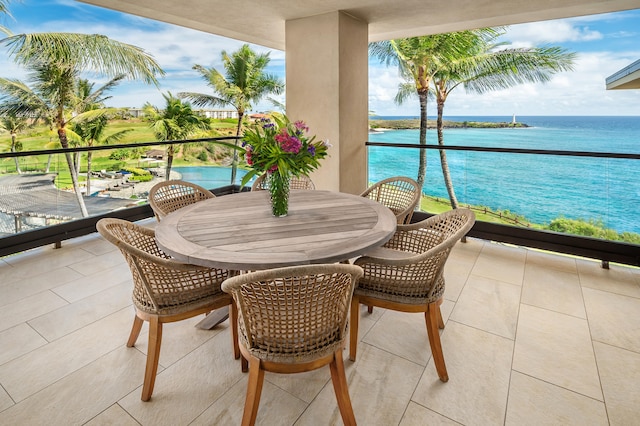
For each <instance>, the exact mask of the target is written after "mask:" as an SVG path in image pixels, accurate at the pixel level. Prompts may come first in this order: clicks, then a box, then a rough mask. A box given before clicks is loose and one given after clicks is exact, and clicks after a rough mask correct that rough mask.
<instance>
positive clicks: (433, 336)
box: [424, 302, 449, 382]
mask: <svg viewBox="0 0 640 426" xmlns="http://www.w3.org/2000/svg"><path fill="white" fill-rule="evenodd" d="M437 303H438V302H434V303H429V305H428V306H427V312H425V313H424V317H425V320H426V322H427V334H428V335H429V345H430V346H431V356H432V357H433V363H434V364H435V366H436V371H437V372H438V377H440V380H441V381H443V382H446V381H448V380H449V375H448V374H447V366H446V365H445V363H444V355H443V354H442V344H441V343H440V334H439V333H438V311H439V306H438V304H437Z"/></svg>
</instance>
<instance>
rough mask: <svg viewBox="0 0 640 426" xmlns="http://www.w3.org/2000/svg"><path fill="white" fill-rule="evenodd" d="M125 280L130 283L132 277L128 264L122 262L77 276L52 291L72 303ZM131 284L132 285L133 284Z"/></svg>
mask: <svg viewBox="0 0 640 426" xmlns="http://www.w3.org/2000/svg"><path fill="white" fill-rule="evenodd" d="M125 281H126V282H129V283H131V282H132V278H131V270H130V269H129V266H128V265H127V264H125V263H124V262H123V263H121V264H118V265H116V266H112V267H111V268H108V269H105V270H102V271H98V272H96V273H94V274H92V275H88V276H85V277H82V278H78V279H77V280H74V281H71V282H70V283H68V284H65V285H63V286H60V287H56V288H55V289H54V290H53V291H55V293H56V294H58V295H59V296H60V297H62V298H64V299H65V300H68V301H69V302H71V303H73V302H76V301H78V300H80V299H83V298H85V297H88V296H91V295H94V294H97V293H100V292H101V291H103V290H106V289H108V288H109V287H113V286H115V285H117V284H120V283H122V282H125ZM131 285H132V286H133V284H131Z"/></svg>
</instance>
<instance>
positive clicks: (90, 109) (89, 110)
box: [70, 74, 132, 195]
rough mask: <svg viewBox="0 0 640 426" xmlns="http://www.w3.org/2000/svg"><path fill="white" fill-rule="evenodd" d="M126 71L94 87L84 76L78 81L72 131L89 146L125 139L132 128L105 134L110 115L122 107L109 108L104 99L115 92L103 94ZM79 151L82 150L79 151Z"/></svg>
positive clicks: (89, 155)
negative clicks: (105, 105)
mask: <svg viewBox="0 0 640 426" xmlns="http://www.w3.org/2000/svg"><path fill="white" fill-rule="evenodd" d="M124 77H125V76H124V75H122V74H121V75H118V76H116V77H114V78H112V79H111V80H109V81H108V82H107V83H106V84H104V85H103V86H101V87H99V88H98V89H96V90H94V89H93V87H94V86H95V84H94V83H91V82H89V80H86V79H80V80H78V81H77V82H76V90H75V97H74V100H73V101H72V104H73V105H74V113H75V117H74V120H75V121H73V123H72V126H71V129H70V130H71V131H72V132H73V133H74V134H75V136H76V138H77V140H78V141H79V142H80V143H84V144H86V146H94V145H102V144H109V143H112V142H117V141H120V140H122V138H123V137H124V136H125V135H126V134H127V133H129V132H131V131H132V129H125V130H121V131H119V132H116V133H113V134H111V135H109V136H106V135H105V130H106V128H107V125H108V124H109V118H110V117H111V115H112V114H114V113H116V112H117V111H118V109H117V108H105V107H104V102H105V101H106V100H107V99H109V98H111V96H103V95H104V94H105V92H107V91H109V90H111V89H112V88H113V87H115V86H116V85H117V84H118V83H119V82H120V81H121V80H122V79H124ZM78 154H79V153H78ZM92 157H93V153H92V152H91V151H88V152H87V181H86V182H87V191H86V194H87V195H89V194H91V159H92ZM76 167H77V169H78V170H79V167H80V162H79V161H76Z"/></svg>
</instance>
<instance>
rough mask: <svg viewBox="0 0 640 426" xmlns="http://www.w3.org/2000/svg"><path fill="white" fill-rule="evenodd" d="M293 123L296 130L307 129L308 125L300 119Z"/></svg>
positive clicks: (306, 130)
mask: <svg viewBox="0 0 640 426" xmlns="http://www.w3.org/2000/svg"><path fill="white" fill-rule="evenodd" d="M293 125H294V126H295V128H296V129H297V130H301V131H305V132H308V131H309V126H307V125H306V124H304V121H302V120H298V121H296V122H295V123H293Z"/></svg>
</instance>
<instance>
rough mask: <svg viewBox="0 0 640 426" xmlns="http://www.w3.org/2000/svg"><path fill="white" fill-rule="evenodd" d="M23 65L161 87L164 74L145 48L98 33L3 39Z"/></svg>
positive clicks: (41, 34) (11, 52) (48, 34)
mask: <svg viewBox="0 0 640 426" xmlns="http://www.w3.org/2000/svg"><path fill="white" fill-rule="evenodd" d="M0 43H2V44H4V45H6V46H7V47H8V48H9V55H10V56H13V57H14V59H15V61H16V62H17V63H18V64H21V65H27V66H29V65H34V64H51V63H53V64H58V65H59V66H66V67H72V68H74V69H78V70H82V71H88V72H94V73H97V74H101V75H106V76H111V77H115V76H118V75H121V74H124V75H126V77H127V78H129V79H133V80H141V81H143V82H145V83H153V84H155V85H157V84H158V80H157V76H162V75H164V71H163V70H162V68H161V67H160V66H159V65H158V63H157V62H156V61H155V60H154V59H153V57H152V56H151V55H150V54H148V53H146V52H145V51H144V50H143V49H141V48H139V47H136V46H133V45H130V44H126V43H122V42H119V41H116V40H112V39H110V38H108V37H106V36H104V35H99V34H76V33H32V34H17V35H13V36H10V37H7V38H5V39H3V40H0Z"/></svg>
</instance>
